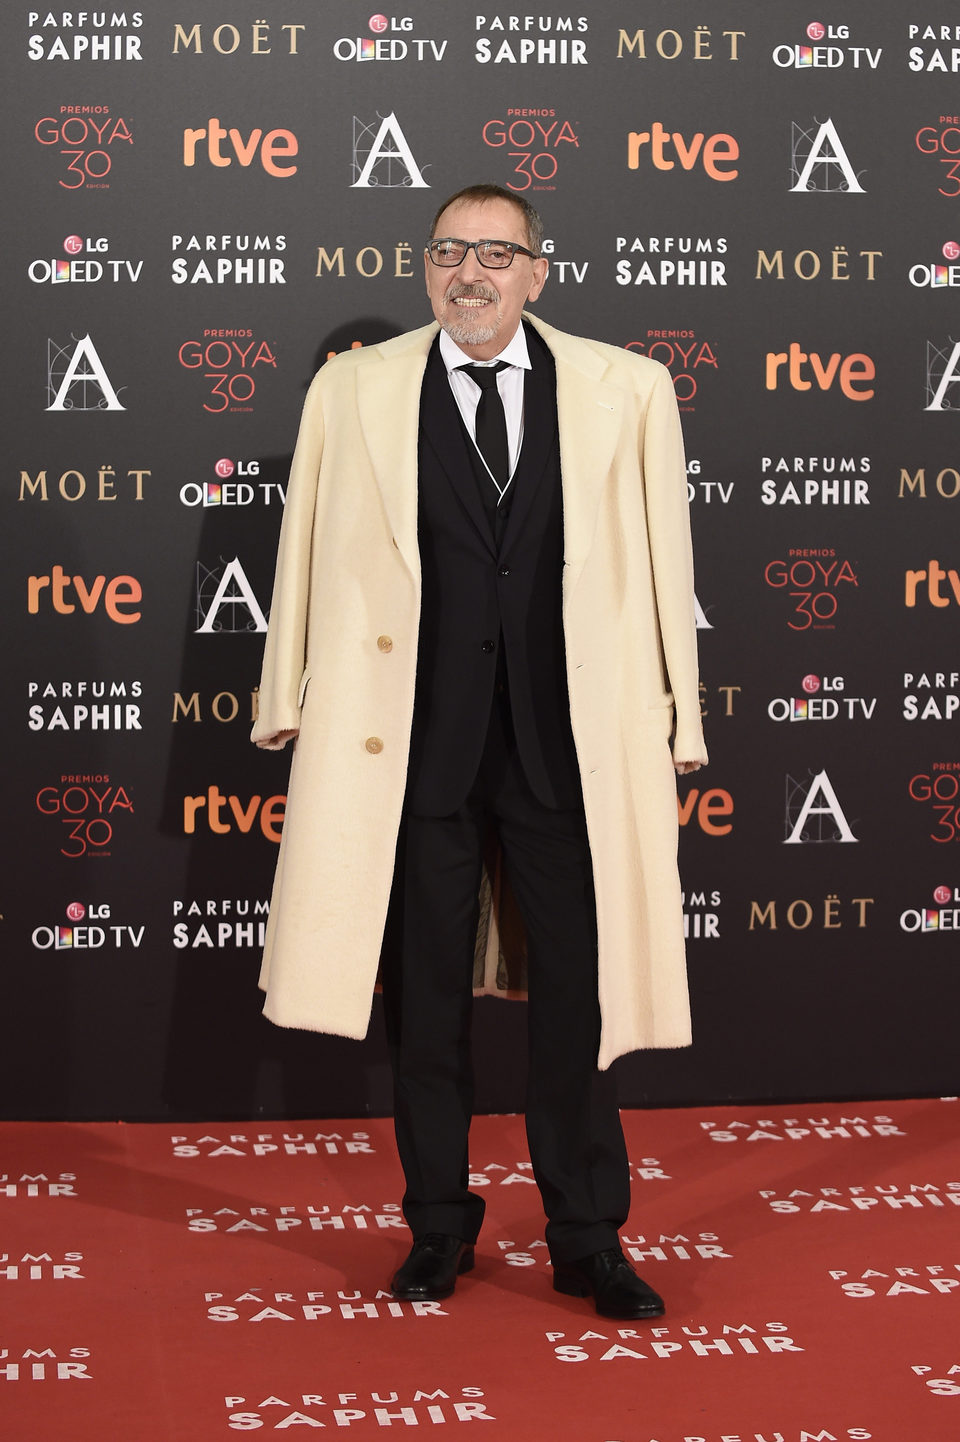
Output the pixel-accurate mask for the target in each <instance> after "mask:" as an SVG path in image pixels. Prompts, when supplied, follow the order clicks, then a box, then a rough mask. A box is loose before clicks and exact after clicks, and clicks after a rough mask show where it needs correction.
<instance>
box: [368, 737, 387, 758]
mask: <svg viewBox="0 0 960 1442" xmlns="http://www.w3.org/2000/svg"><path fill="white" fill-rule="evenodd" d="M363 744H364V746H365V747H366V748H367V750H368V751H369V752H370V755H371V756H379V755H380V752H381V751H382V750H383V742H382V741H381V740H380V737H379V736H368V737H367V739H366V741H364V743H363Z"/></svg>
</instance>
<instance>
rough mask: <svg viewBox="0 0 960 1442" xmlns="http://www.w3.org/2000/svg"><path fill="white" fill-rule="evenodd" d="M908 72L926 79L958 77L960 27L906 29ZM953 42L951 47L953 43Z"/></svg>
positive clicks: (918, 26)
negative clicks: (946, 76)
mask: <svg viewBox="0 0 960 1442" xmlns="http://www.w3.org/2000/svg"><path fill="white" fill-rule="evenodd" d="M907 39H908V40H914V41H916V40H919V41H920V42H921V43H920V44H919V45H911V46H910V47H909V48H908V50H907V69H908V70H912V71H914V72H915V73H922V74H925V75H956V73H957V71H958V70H960V25H956V24H954V25H943V24H939V25H917V24H911V25H908V26H907ZM951 42H952V43H951Z"/></svg>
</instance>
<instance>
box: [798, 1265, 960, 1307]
mask: <svg viewBox="0 0 960 1442" xmlns="http://www.w3.org/2000/svg"><path fill="white" fill-rule="evenodd" d="M957 1273H960V1262H948V1263H946V1264H945V1265H940V1264H938V1263H927V1264H925V1265H923V1266H919V1267H891V1268H890V1270H889V1271H883V1270H882V1269H880V1268H876V1267H868V1268H867V1269H866V1271H864V1272H857V1273H853V1272H848V1271H846V1270H845V1269H844V1268H836V1269H833V1268H832V1269H831V1270H830V1271H829V1272H828V1273H827V1275H828V1276H829V1277H830V1278H832V1280H833V1281H834V1282H838V1283H839V1285H840V1290H841V1292H842V1293H843V1295H844V1296H845V1297H849V1298H850V1299H851V1300H857V1299H862V1298H865V1297H951V1296H953V1295H954V1294H955V1293H956V1292H958V1291H960V1276H958V1275H957ZM847 1279H849V1280H847Z"/></svg>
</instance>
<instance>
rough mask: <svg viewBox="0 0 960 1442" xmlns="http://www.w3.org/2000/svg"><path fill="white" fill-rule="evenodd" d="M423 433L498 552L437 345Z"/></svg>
mask: <svg viewBox="0 0 960 1442" xmlns="http://www.w3.org/2000/svg"><path fill="white" fill-rule="evenodd" d="M420 432H421V435H422V436H423V438H424V441H425V443H426V444H427V445H429V446H430V448H431V450H432V452H433V454H434V456H435V458H436V460H437V463H438V464H439V466H440V467H441V469H442V470H443V471H444V473H445V475H446V477H447V479H448V481H449V483H450V485H451V486H452V487H453V490H454V493H455V494H456V497H457V499H458V501H459V502H460V504H461V505H462V506H463V509H464V510H465V511H466V513H467V515H468V516H469V517H470V520H471V521H472V522H473V525H474V526H475V527H476V529H477V532H478V534H479V535H480V538H481V539H482V541H483V543H484V545H485V546H486V547H487V549H488V550H489V551H490V552H491V554H493V553H495V546H494V540H493V534H492V532H491V530H490V522H489V521H488V520H487V515H486V512H485V511H484V509H483V502H482V500H481V499H480V492H479V490H478V489H477V480H476V476H475V474H474V466H473V461H472V459H471V457H470V455H469V453H468V450H467V447H468V445H469V444H470V442H469V439H468V437H467V436H466V434H465V432H464V428H463V424H462V422H461V420H460V412H459V410H458V409H457V403H456V401H455V400H454V398H453V392H452V391H451V390H450V382H449V381H448V380H447V371H446V367H445V365H444V364H443V359H442V357H441V355H440V351H439V348H438V347H436V346H434V348H433V349H432V350H431V352H430V359H429V361H428V362H427V370H426V374H425V376H424V378H423V394H422V398H421V403H420Z"/></svg>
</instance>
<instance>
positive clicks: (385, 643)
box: [377, 636, 393, 651]
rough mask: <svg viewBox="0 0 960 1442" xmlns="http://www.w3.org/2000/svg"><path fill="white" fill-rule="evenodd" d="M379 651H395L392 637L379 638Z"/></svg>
mask: <svg viewBox="0 0 960 1442" xmlns="http://www.w3.org/2000/svg"><path fill="white" fill-rule="evenodd" d="M377 649H378V650H379V651H392V650H393V642H392V640H391V639H390V637H389V636H378V637H377Z"/></svg>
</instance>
